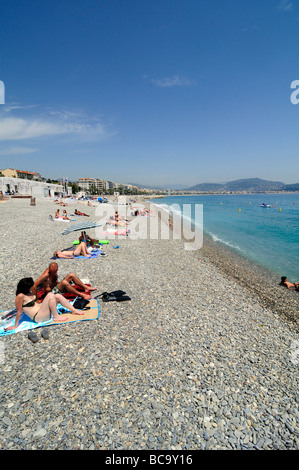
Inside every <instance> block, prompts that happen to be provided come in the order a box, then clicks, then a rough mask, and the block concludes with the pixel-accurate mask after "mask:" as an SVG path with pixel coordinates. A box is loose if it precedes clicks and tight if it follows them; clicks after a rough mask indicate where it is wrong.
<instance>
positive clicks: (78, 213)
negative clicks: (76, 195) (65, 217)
mask: <svg viewBox="0 0 299 470" xmlns="http://www.w3.org/2000/svg"><path fill="white" fill-rule="evenodd" d="M74 214H75V215H85V216H86V217H90V216H89V215H88V214H84V212H80V211H78V210H77V209H75V210H74Z"/></svg>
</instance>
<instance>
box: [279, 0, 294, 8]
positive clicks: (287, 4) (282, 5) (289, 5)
mask: <svg viewBox="0 0 299 470" xmlns="http://www.w3.org/2000/svg"><path fill="white" fill-rule="evenodd" d="M278 9H279V10H282V11H293V3H292V2H290V1H289V0H281V2H280V3H279V5H278Z"/></svg>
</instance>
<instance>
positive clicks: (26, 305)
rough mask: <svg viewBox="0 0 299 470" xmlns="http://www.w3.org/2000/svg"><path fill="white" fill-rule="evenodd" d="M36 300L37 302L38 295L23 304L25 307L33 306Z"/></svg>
mask: <svg viewBox="0 0 299 470" xmlns="http://www.w3.org/2000/svg"><path fill="white" fill-rule="evenodd" d="M35 302H36V297H35V299H34V300H30V302H28V304H25V305H23V308H24V307H33V305H34V304H35Z"/></svg>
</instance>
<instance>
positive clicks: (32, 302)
mask: <svg viewBox="0 0 299 470" xmlns="http://www.w3.org/2000/svg"><path fill="white" fill-rule="evenodd" d="M36 300H37V299H36V297H35V299H34V300H31V301H30V302H28V303H27V304H25V305H23V308H24V307H33V305H34V304H35V302H36ZM38 312H39V309H38V311H37V312H36V314H35V315H34V316H33V318H32V320H33V321H34V323H38V322H37V321H35V318H36V315H37V314H38Z"/></svg>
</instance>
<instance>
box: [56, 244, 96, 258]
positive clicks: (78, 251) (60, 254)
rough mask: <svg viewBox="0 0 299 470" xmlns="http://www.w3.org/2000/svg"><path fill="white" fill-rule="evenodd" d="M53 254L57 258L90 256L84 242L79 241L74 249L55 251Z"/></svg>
mask: <svg viewBox="0 0 299 470" xmlns="http://www.w3.org/2000/svg"><path fill="white" fill-rule="evenodd" d="M53 256H55V257H57V258H75V257H76V256H86V257H87V258H90V257H91V255H90V254H89V253H88V251H87V247H86V243H85V242H81V243H79V245H78V246H77V247H76V248H75V249H74V251H68V250H65V251H55V253H54V255H53Z"/></svg>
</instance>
